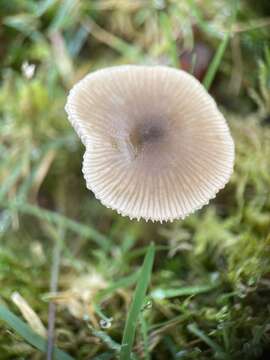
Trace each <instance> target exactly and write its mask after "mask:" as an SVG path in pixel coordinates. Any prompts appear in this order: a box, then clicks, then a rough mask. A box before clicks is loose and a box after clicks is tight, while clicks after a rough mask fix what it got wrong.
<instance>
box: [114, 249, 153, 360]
mask: <svg viewBox="0 0 270 360" xmlns="http://www.w3.org/2000/svg"><path fill="white" fill-rule="evenodd" d="M154 255H155V246H154V244H151V245H150V246H149V248H148V251H147V253H146V255H145V259H144V262H143V266H142V269H141V271H140V275H139V279H138V284H137V286H136V290H135V294H134V298H133V301H132V304H131V306H130V310H129V312H128V316H127V321H126V324H125V329H124V335H123V339H122V345H121V351H120V360H128V359H130V358H131V350H132V345H133V342H134V338H135V331H136V324H137V321H138V318H139V315H140V311H141V308H142V305H143V302H144V299H145V295H146V291H147V287H148V285H149V282H150V278H151V272H152V267H153V262H154Z"/></svg>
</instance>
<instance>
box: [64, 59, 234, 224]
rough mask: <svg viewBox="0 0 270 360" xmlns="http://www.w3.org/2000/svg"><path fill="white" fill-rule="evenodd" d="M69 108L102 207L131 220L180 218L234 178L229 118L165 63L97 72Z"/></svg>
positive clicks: (184, 75) (197, 86)
mask: <svg viewBox="0 0 270 360" xmlns="http://www.w3.org/2000/svg"><path fill="white" fill-rule="evenodd" d="M66 111H67V113H68V117H69V120H70V122H71V124H72V125H73V127H74V128H75V130H76V132H77V133H78V135H79V137H80V138H81V140H82V142H83V143H84V145H85V147H86V152H85V155H84V161H83V173H84V177H85V180H86V183H87V187H88V189H90V190H92V191H93V192H94V194H95V196H96V198H97V199H99V200H100V201H101V202H102V204H104V205H105V206H107V207H110V208H112V209H115V210H117V212H118V213H120V214H122V215H128V216H129V217H130V218H137V219H140V218H144V219H146V220H148V219H151V220H153V221H167V220H170V221H172V220H174V219H178V218H181V219H183V218H184V217H185V216H187V215H189V214H190V213H192V212H194V211H195V210H197V209H199V208H201V207H202V206H203V205H205V204H207V203H208V202H209V200H210V199H212V198H214V197H215V195H216V193H217V192H218V191H219V190H220V189H222V188H223V187H224V186H225V184H226V183H227V181H228V180H229V178H230V176H231V174H232V170H233V162H234V143H233V140H232V137H231V135H230V132H229V129H228V126H227V124H226V121H225V119H224V117H223V115H222V114H221V113H220V111H219V110H218V109H217V106H216V104H215V102H214V100H213V99H212V97H211V96H210V95H209V94H208V93H207V91H206V90H205V89H204V87H203V86H202V85H201V84H200V83H199V82H198V81H197V80H196V79H195V78H194V77H193V76H191V75H189V74H188V73H186V72H184V71H181V70H176V69H172V68H168V67H165V66H135V65H125V66H118V67H111V68H106V69H103V70H98V71H96V72H94V73H91V74H89V75H87V76H86V77H85V78H84V79H83V80H81V81H79V82H78V83H77V84H76V85H75V86H74V87H73V88H72V90H71V91H70V94H69V96H68V100H67V104H66Z"/></svg>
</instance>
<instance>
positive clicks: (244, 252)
mask: <svg viewBox="0 0 270 360" xmlns="http://www.w3.org/2000/svg"><path fill="white" fill-rule="evenodd" d="M233 3H234V2H230V1H225V0H221V1H214V0H207V1H205V2H201V1H196V0H192V1H191V0H185V1H181V2H175V1H167V2H162V1H149V2H143V1H140V0H138V1H137V0H136V1H135V0H134V1H107V0H99V1H94V0H93V1H91V2H90V1H89V2H88V1H80V2H79V1H69V0H64V1H59V0H49V1H43V2H37V1H34V0H27V1H14V2H3V4H1V13H0V20H1V24H2V26H1V31H0V40H1V41H0V43H1V45H0V55H1V56H0V63H1V66H0V74H1V83H0V84H1V88H0V238H1V241H0V283H1V290H0V350H1V359H3V360H5V359H19V358H21V359H35V360H36V359H43V358H44V355H45V352H46V351H47V350H46V346H47V345H46V339H45V338H44V337H41V336H40V335H38V329H37V328H35V325H33V324H34V322H33V321H29V317H26V316H25V315H24V312H23V311H21V308H20V305H18V304H16V303H14V302H13V300H12V299H13V294H14V292H17V293H19V294H20V296H21V299H24V300H25V301H26V303H27V304H28V306H29V307H30V308H31V309H32V310H34V312H35V314H36V316H37V317H38V318H39V320H40V323H41V324H42V325H43V327H44V328H48V327H50V329H51V330H50V334H49V335H53V334H54V347H57V349H58V350H55V351H54V356H55V358H57V359H58V358H59V359H63V358H67V359H68V358H74V359H97V360H101V359H114V358H117V357H119V356H120V354H121V356H122V358H127V357H128V356H130V357H131V358H134V359H135V358H138V359H147V360H149V359H184V360H192V359H200V360H205V359H210V360H211V359H216V358H219V359H232V360H234V359H235V360H238V359H239V358H243V359H247V360H263V359H265V358H268V357H269V353H270V347H269V343H270V339H269V336H270V335H269V307H268V303H269V301H268V299H269V294H270V287H269V274H270V260H269V259H270V236H269V226H270V200H269V199H270V197H269V184H270V174H269V168H270V145H269V144H270V141H269V140H270V129H269V94H270V87H269V74H270V65H269V64H270V61H269V58H270V57H269V51H270V49H269V42H270V35H269V34H270V33H269V22H268V20H267V19H268V18H269V8H267V6H268V5H267V2H266V3H265V4H264V3H263V2H260V4H259V2H258V3H256V4H255V3H253V2H252V1H249V2H248V1H241V0H240V1H239V2H238V11H237V17H234V10H233ZM232 19H234V20H233V21H232ZM224 34H227V35H225V36H224ZM229 34H230V36H229ZM183 54H184V55H185V61H184V57H183V56H184V55H183ZM208 55H210V56H208ZM202 60H203V61H202ZM186 61H187V63H186ZM27 63H28V64H33V65H34V66H35V69H34V74H32V75H31V73H30V70H31V69H29V65H27ZM124 63H144V64H145V63H146V64H152V63H162V64H167V65H169V66H174V67H179V68H180V67H182V68H185V66H186V68H187V70H189V71H191V72H193V73H194V75H195V76H197V77H198V78H199V79H200V81H202V82H203V83H204V84H205V86H206V87H207V88H209V91H210V92H211V94H212V95H213V97H214V98H215V99H216V101H217V103H218V105H219V107H220V108H221V110H222V112H223V113H224V116H225V117H226V119H227V120H228V122H229V126H230V128H231V131H232V134H233V137H234V140H235V144H236V163H235V169H234V174H233V176H232V179H231V181H230V183H229V184H228V185H227V186H226V187H225V189H223V190H222V191H221V192H220V193H219V194H218V196H217V198H216V199H215V200H214V201H211V202H210V204H209V205H208V206H206V207H204V208H203V209H202V210H201V211H199V212H196V213H195V214H193V215H191V216H189V217H188V218H187V219H185V220H184V221H176V222H174V223H172V224H151V223H145V222H144V221H141V222H139V223H138V222H136V221H130V220H128V219H126V218H122V217H120V216H119V215H117V214H116V213H115V212H113V211H111V210H109V209H106V208H104V207H103V206H102V205H101V204H100V203H99V202H98V201H97V200H96V199H95V198H94V196H93V195H92V194H91V193H90V192H89V191H88V190H86V188H85V183H84V180H83V176H82V173H81V162H82V155H83V151H84V149H83V146H82V145H81V144H80V142H79V140H78V139H77V137H76V136H75V134H74V131H73V130H72V128H71V127H70V125H69V123H68V121H67V117H66V114H65V112H64V105H65V102H66V96H67V93H68V90H69V88H70V87H71V86H72V84H73V83H74V82H76V81H77V80H78V79H80V78H81V77H82V76H84V75H85V74H86V73H87V72H89V71H92V70H95V69H97V68H101V67H104V66H110V65H119V64H124ZM23 64H24V66H23ZM27 69H28V70H27ZM27 71H28V72H27ZM31 71H32V70H31ZM29 74H30V75H29ZM152 242H154V243H155V263H154V267H153V268H152V262H153V251H154V250H153V247H152V246H150V248H149V244H151V243H152ZM59 244H61V252H60V249H59ZM60 253H61V256H60ZM144 259H145V260H144ZM142 264H143V265H142ZM151 268H152V270H151ZM58 271H59V276H56V275H57V273H58ZM150 277H151V282H150ZM52 278H54V281H53V286H51V279H52ZM57 278H58V279H57ZM55 280H57V281H55ZM146 289H147V294H146ZM49 307H50V308H51V309H52V310H51V312H50V314H53V316H52V317H51V318H50V321H49V316H48V314H49ZM30 313H31V312H30ZM52 319H53V321H52ZM48 322H50V326H48V325H49V324H48ZM123 344H127V346H124V347H123V346H122V345H123ZM48 356H49V355H48Z"/></svg>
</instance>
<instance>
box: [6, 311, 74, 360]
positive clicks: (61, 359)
mask: <svg viewBox="0 0 270 360" xmlns="http://www.w3.org/2000/svg"><path fill="white" fill-rule="evenodd" d="M0 320H2V321H4V322H5V323H6V324H8V326H10V327H11V328H12V329H13V330H14V331H16V333H17V334H19V335H20V336H21V337H22V338H23V339H24V340H25V341H27V342H28V343H29V344H31V345H32V346H34V347H35V348H36V349H38V350H40V351H42V352H45V351H46V340H45V339H43V338H42V337H41V336H39V335H38V334H36V333H35V332H34V331H33V330H32V329H31V328H30V327H29V326H28V325H27V324H26V323H25V322H23V321H22V320H21V319H19V318H18V317H17V316H16V315H14V314H13V313H12V312H11V311H9V310H8V309H7V308H5V307H4V306H2V305H0ZM54 357H55V359H56V360H74V359H73V357H71V356H70V355H68V354H67V353H65V352H64V351H62V350H60V349H58V348H56V347H54Z"/></svg>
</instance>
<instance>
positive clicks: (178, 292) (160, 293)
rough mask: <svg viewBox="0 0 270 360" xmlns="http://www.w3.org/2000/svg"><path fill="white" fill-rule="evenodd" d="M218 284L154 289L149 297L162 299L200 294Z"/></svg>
mask: <svg viewBox="0 0 270 360" xmlns="http://www.w3.org/2000/svg"><path fill="white" fill-rule="evenodd" d="M217 286H218V284H207V285H196V286H185V287H182V288H178V289H160V288H158V289H155V290H154V291H153V292H152V293H151V297H153V298H154V299H158V300H162V299H169V298H172V297H176V296H190V295H197V294H202V293H205V292H208V291H211V290H213V289H214V288H216V287H217Z"/></svg>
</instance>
